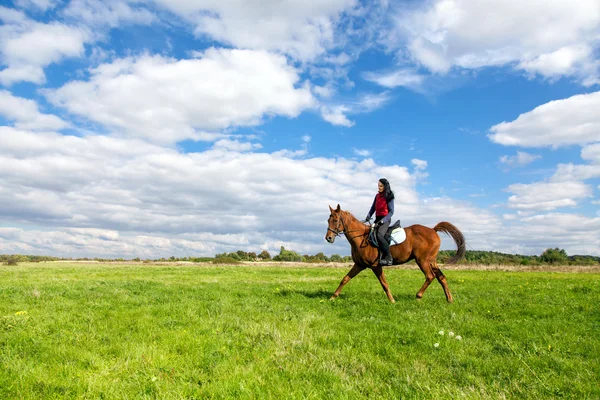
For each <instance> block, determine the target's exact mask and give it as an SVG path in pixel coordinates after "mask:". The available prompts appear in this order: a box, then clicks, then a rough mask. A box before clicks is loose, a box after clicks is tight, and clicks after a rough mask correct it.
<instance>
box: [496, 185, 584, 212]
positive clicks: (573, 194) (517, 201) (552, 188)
mask: <svg viewBox="0 0 600 400" xmlns="http://www.w3.org/2000/svg"><path fill="white" fill-rule="evenodd" d="M507 191H509V192H511V193H513V195H512V196H510V197H509V199H508V207H510V208H515V209H520V210H538V211H551V210H555V209H557V208H561V207H572V206H575V205H576V204H577V201H576V200H577V199H582V198H586V197H590V196H591V195H592V188H591V187H590V186H589V185H586V184H584V183H583V182H576V181H571V182H535V183H532V184H521V183H518V184H513V185H510V186H509V187H508V188H507Z"/></svg>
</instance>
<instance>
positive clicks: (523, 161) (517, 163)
mask: <svg viewBox="0 0 600 400" xmlns="http://www.w3.org/2000/svg"><path fill="white" fill-rule="evenodd" d="M541 158H542V156H540V155H537V154H529V153H526V152H524V151H517V154H516V155H514V156H502V157H500V163H501V164H503V165H505V166H506V167H509V168H515V167H524V166H526V165H529V164H531V163H532V162H534V161H535V160H538V159H541Z"/></svg>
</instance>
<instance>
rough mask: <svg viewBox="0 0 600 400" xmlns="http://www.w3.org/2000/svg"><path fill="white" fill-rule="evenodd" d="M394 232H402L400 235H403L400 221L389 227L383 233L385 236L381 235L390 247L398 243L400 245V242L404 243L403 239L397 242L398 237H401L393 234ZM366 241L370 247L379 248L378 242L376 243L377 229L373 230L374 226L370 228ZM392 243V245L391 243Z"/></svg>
mask: <svg viewBox="0 0 600 400" xmlns="http://www.w3.org/2000/svg"><path fill="white" fill-rule="evenodd" d="M395 230H402V233H404V229H403V228H401V226H400V220H398V221H396V222H395V223H394V224H393V225H390V226H389V228H388V230H387V231H386V232H385V235H383V238H384V239H385V240H386V241H387V242H388V244H390V245H392V244H399V243H402V241H404V239H402V240H400V241H399V236H401V235H396V232H394V231H395ZM404 237H405V238H406V235H404ZM368 240H369V243H371V245H372V246H375V247H379V242H378V241H377V229H375V226H374V225H373V226H372V227H371V231H370V232H369V239H368ZM392 241H393V242H394V243H392Z"/></svg>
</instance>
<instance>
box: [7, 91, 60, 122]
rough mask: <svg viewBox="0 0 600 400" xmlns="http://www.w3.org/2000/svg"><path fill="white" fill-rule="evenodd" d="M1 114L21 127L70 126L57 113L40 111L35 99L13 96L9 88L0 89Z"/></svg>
mask: <svg viewBox="0 0 600 400" xmlns="http://www.w3.org/2000/svg"><path fill="white" fill-rule="evenodd" d="M0 115H3V116H4V117H6V119H8V120H10V121H15V127H16V128H20V129H48V130H59V129H62V128H66V127H68V126H69V124H68V123H66V122H65V121H63V120H62V119H60V118H59V117H57V116H55V115H52V114H42V113H40V111H39V109H38V105H37V103H36V102H35V101H33V100H29V99H24V98H22V97H16V96H13V95H12V93H10V92H8V91H7V90H0Z"/></svg>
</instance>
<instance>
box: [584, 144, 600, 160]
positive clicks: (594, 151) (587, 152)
mask: <svg viewBox="0 0 600 400" xmlns="http://www.w3.org/2000/svg"><path fill="white" fill-rule="evenodd" d="M581 158H583V159H584V160H587V161H589V162H591V163H592V164H600V143H595V144H590V145H588V146H585V147H584V148H583V149H582V150H581Z"/></svg>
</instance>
